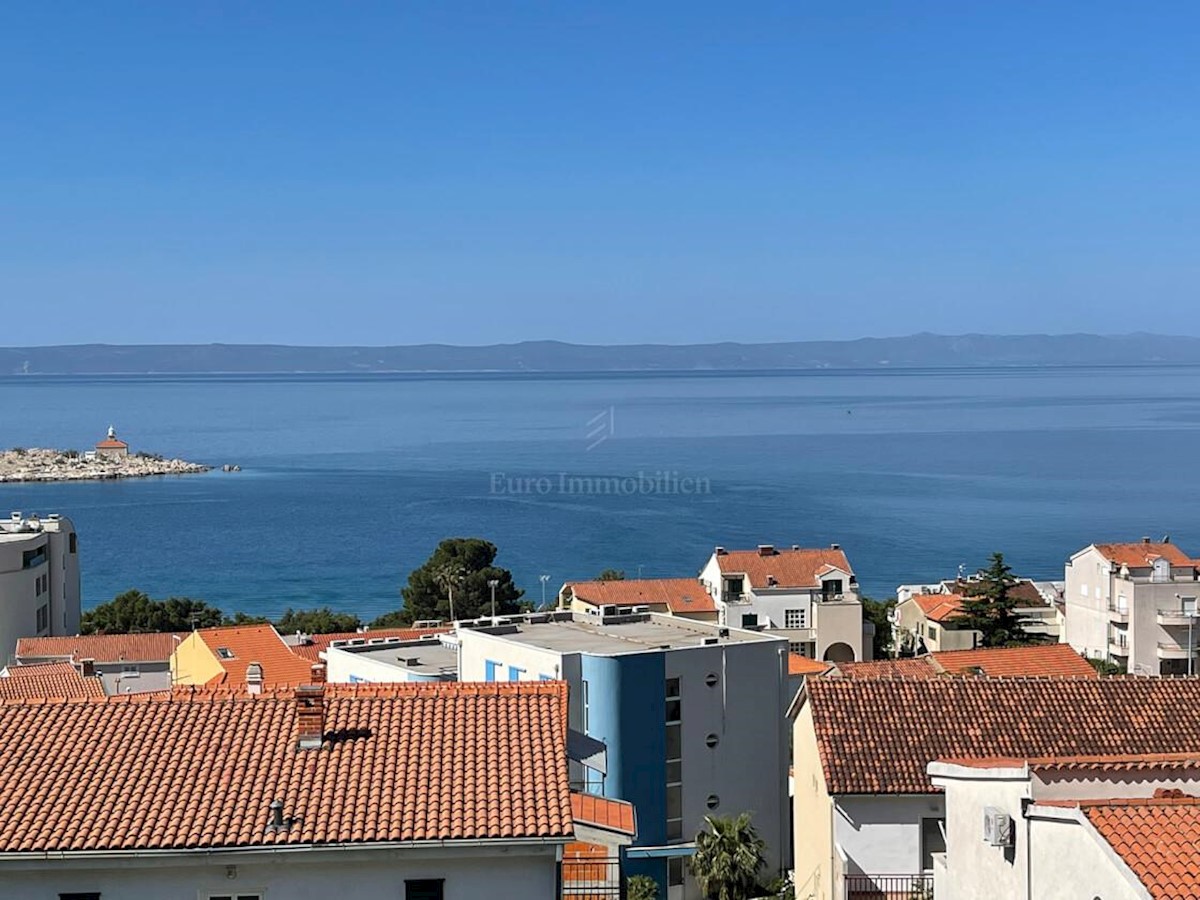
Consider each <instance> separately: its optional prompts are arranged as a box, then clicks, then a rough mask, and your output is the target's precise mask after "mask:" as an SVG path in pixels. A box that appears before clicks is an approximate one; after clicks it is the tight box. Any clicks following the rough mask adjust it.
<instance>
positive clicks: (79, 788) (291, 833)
mask: <svg viewBox="0 0 1200 900" xmlns="http://www.w3.org/2000/svg"><path fill="white" fill-rule="evenodd" d="M324 706H325V720H324V743H323V744H322V746H321V748H320V749H314V750H300V749H298V748H297V746H296V736H297V718H298V717H297V702H296V699H295V697H294V691H292V690H277V691H267V692H264V693H263V694H262V695H260V696H258V697H248V696H246V695H244V694H237V693H236V692H231V691H224V690H215V691H214V690H209V689H205V688H198V689H196V690H195V691H193V692H192V693H191V695H190V696H189V697H187V698H186V699H181V698H176V699H169V700H163V699H157V698H149V697H147V696H146V695H141V696H139V695H128V696H121V697H109V698H105V699H101V700H66V701H49V702H47V701H42V702H29V701H25V702H15V701H8V702H4V703H0V733H3V734H9V735H13V734H19V735H21V740H19V741H11V742H10V743H9V744H8V745H7V747H6V749H5V752H4V754H2V755H0V797H3V798H4V805H5V816H4V818H3V821H2V822H0V854H2V853H13V852H56V851H77V850H91V851H120V850H165V849H177V848H222V847H255V846H270V845H314V844H317V845H319V844H337V843H348V844H364V843H371V842H378V841H441V840H461V839H485V838H491V839H508V838H526V837H541V838H548V839H552V840H554V839H566V838H568V837H570V836H571V835H572V833H573V828H572V820H571V799H570V790H569V785H568V773H567V754H566V730H567V712H566V710H567V689H566V685H565V684H564V683H562V682H540V683H528V682H526V683H520V684H518V683H511V684H473V683H443V684H389V685H382V684H381V685H370V686H362V685H353V686H352V685H337V686H335V685H326V686H325V693H324ZM275 799H279V800H281V801H282V802H283V804H284V815H285V816H286V817H288V818H290V817H293V816H294V817H296V822H295V824H294V825H293V826H292V827H291V828H290V829H288V830H285V831H282V832H277V833H269V832H268V831H267V828H266V826H267V824H268V821H269V811H268V804H269V803H271V801H273V800H275Z"/></svg>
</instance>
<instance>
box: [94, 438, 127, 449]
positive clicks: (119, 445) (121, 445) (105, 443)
mask: <svg viewBox="0 0 1200 900" xmlns="http://www.w3.org/2000/svg"><path fill="white" fill-rule="evenodd" d="M96 449H97V450H128V449H129V445H128V444H127V443H125V442H124V441H122V440H118V439H116V438H105V439H104V440H102V441H100V442H99V443H97V444H96Z"/></svg>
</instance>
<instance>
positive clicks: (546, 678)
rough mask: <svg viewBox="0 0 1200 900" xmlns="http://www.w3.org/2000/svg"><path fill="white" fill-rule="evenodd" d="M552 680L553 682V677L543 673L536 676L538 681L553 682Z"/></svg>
mask: <svg viewBox="0 0 1200 900" xmlns="http://www.w3.org/2000/svg"><path fill="white" fill-rule="evenodd" d="M553 680H554V676H553V675H547V674H546V673H545V672H543V673H541V674H540V675H538V681H553Z"/></svg>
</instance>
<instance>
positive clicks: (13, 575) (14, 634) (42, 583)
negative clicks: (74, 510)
mask: <svg viewBox="0 0 1200 900" xmlns="http://www.w3.org/2000/svg"><path fill="white" fill-rule="evenodd" d="M78 631H79V554H78V546H77V539H76V536H75V526H74V525H72V524H71V520H70V519H67V518H65V517H63V516H58V515H52V516H47V517H46V518H44V519H41V518H38V517H36V516H29V517H28V518H26V517H24V516H22V515H21V513H19V512H14V513H13V514H12V515H11V516H10V517H9V518H8V520H7V521H0V652H3V654H4V656H3V659H5V660H7V659H8V658H9V657H10V656H11V655H12V653H13V652H14V651H15V650H16V647H17V640H18V638H23V637H32V636H46V635H54V634H76V633H78Z"/></svg>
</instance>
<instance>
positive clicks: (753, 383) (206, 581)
mask: <svg viewBox="0 0 1200 900" xmlns="http://www.w3.org/2000/svg"><path fill="white" fill-rule="evenodd" d="M110 424H113V425H115V426H116V427H117V430H118V432H119V434H120V435H121V436H122V437H124V438H125V439H126V440H128V441H129V442H130V443H131V444H132V445H133V447H134V449H144V450H149V451H153V452H157V453H163V454H167V455H177V456H182V457H185V458H187V459H192V460H197V461H201V462H207V463H211V464H213V465H216V466H220V465H221V464H223V463H237V464H239V465H241V466H242V469H243V471H242V472H241V473H239V474H224V473H221V472H213V473H211V474H208V475H204V476H188V477H183V478H171V479H151V480H145V481H125V482H118V483H84V484H55V485H0V507H4V508H6V509H20V510H24V511H26V512H35V511H36V512H40V513H43V514H44V513H49V512H62V513H65V514H67V515H69V516H71V518H73V519H74V521H75V523H76V525H77V527H78V529H79V531H80V552H81V554H82V563H83V573H84V574H83V577H84V597H85V603H86V604H89V605H90V604H93V603H96V602H99V601H101V600H104V599H107V598H110V597H112V596H113V595H114V594H116V593H118V592H120V591H122V590H125V589H127V588H131V587H138V588H141V589H143V590H145V591H148V592H149V593H151V594H152V595H155V596H166V595H168V594H179V595H189V596H194V597H201V598H203V599H205V600H208V601H210V602H212V603H215V604H217V605H219V606H221V607H222V608H224V609H226V610H227V611H233V610H239V609H240V610H245V611H247V612H251V613H263V614H274V613H278V612H279V611H280V610H282V609H283V608H284V607H286V606H289V605H291V606H310V605H314V604H329V605H331V606H334V607H337V608H342V609H347V610H353V611H355V612H358V613H359V614H361V615H362V616H363V617H364V618H366V617H371V616H374V615H375V614H377V613H379V612H382V611H385V610H387V609H391V608H394V607H395V606H397V605H398V589H399V587H400V585H401V584H402V583H403V582H404V580H405V578H406V577H407V573H408V571H409V570H410V569H411V568H413V567H414V566H416V565H419V564H420V563H421V562H422V561H423V560H424V559H425V558H426V557H427V555H428V554H429V552H430V551H431V550H432V549H433V547H434V546H435V545H436V543H437V542H438V540H439V539H441V538H443V537H447V536H452V535H478V536H483V537H486V538H488V539H490V540H491V541H493V542H494V543H496V544H497V545H498V546H499V547H500V557H499V562H500V563H501V564H502V565H505V566H507V567H509V568H511V569H512V570H513V572H514V574H515V576H516V578H517V581H518V583H519V584H521V585H522V586H524V587H525V589H526V591H527V593H528V595H529V596H530V597H531V598H532V599H534V600H538V599H540V596H541V584H540V582H539V579H538V576H539V575H540V574H542V573H546V574H548V575H549V576H550V591H551V593H552V592H553V590H554V589H555V588H556V586H557V585H558V584H561V582H562V581H563V580H565V579H569V578H578V577H587V576H593V575H595V574H596V573H598V572H599V571H600V570H601V569H604V568H608V567H615V568H621V569H624V570H626V572H627V573H629V575H630V576H631V577H632V576H634V575H636V574H637V573H638V572H641V573H642V574H643V575H644V576H647V577H651V576H668V575H691V574H695V573H696V572H697V571H698V569H699V568H700V566H701V565H702V564H703V563H704V561H705V560H706V559H707V557H708V554H709V552H710V551H711V548H712V546H713V545H714V544H723V545H725V546H729V547H737V546H752V545H754V544H757V543H766V542H771V543H776V544H780V545H787V544H792V543H799V544H805V545H822V544H828V543H831V542H839V543H841V544H842V545H843V546H844V547H845V548H846V549H847V551H848V553H849V554H850V559H851V562H852V563H853V565H854V567H855V569H856V570H857V572H858V573H859V578H860V580H861V582H862V584H863V585H864V587H865V589H866V590H867V592H868V593H870V594H872V595H876V596H882V595H886V594H890V593H892V592H893V591H894V589H895V586H896V585H897V584H899V583H901V582H906V581H914V580H924V579H933V578H940V577H949V576H951V575H953V574H954V573H955V571H956V569H957V567H958V566H959V565H960V564H965V565H966V566H967V568H968V569H974V568H977V567H979V566H981V565H982V564H983V563H984V561H985V558H986V557H987V555H988V554H989V553H991V552H992V551H994V550H1001V551H1003V552H1004V553H1005V554H1006V555H1007V556H1008V557H1009V559H1010V560H1011V562H1012V563H1013V564H1014V565H1015V567H1016V568H1017V569H1018V571H1019V572H1021V573H1022V574H1026V575H1030V576H1034V577H1045V578H1052V577H1057V578H1061V577H1062V564H1063V561H1064V560H1065V559H1066V557H1067V555H1068V554H1069V553H1071V552H1072V551H1074V550H1076V549H1078V548H1080V547H1082V546H1084V545H1086V544H1087V543H1089V542H1091V541H1093V540H1099V539H1102V538H1103V539H1121V538H1126V539H1136V538H1138V537H1141V536H1142V535H1152V536H1154V537H1156V538H1157V537H1161V536H1162V535H1163V534H1164V533H1170V534H1171V535H1172V537H1173V538H1174V539H1175V540H1176V542H1177V543H1180V544H1182V545H1183V546H1184V547H1185V548H1187V549H1189V550H1192V551H1194V552H1197V553H1200V522H1198V513H1200V478H1197V465H1196V463H1197V448H1198V447H1200V368H1138V369H1094V370H1085V369H1021V370H1015V369H1004V370H985V371H979V370H971V371H904V372H886V371H885V372H879V371H870V372H865V371H864V372H836V373H829V372H812V373H804V374H787V375H779V374H744V375H732V376H731V375H728V374H711V375H696V374H689V375H686V376H668V375H656V376H645V375H637V376H619V375H617V376H614V375H597V376H587V377H561V376H519V377H514V376H499V375H497V376H470V377H465V376H464V377H421V376H362V377H358V376H346V377H315V376H294V377H234V376H230V377H224V376H211V377H192V378H177V377H127V378H113V377H103V378H75V377H6V378H0V446H5V447H11V446H56V447H81V448H82V447H87V446H90V445H91V444H92V443H94V442H95V441H96V440H98V439H99V438H100V437H101V436H102V435H103V433H104V430H105V429H106V428H107V427H108V426H109V425H110ZM639 473H641V477H640V479H639ZM662 473H666V475H665V476H664V475H663V474H662ZM572 479H574V480H572ZM580 479H593V481H592V482H587V481H582V480H580ZM589 484H591V485H593V486H595V487H594V490H596V491H598V490H601V487H600V485H603V486H605V488H606V489H608V490H609V491H610V493H605V494H600V493H595V492H593V493H588V492H587V491H588V488H587V485H589Z"/></svg>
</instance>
